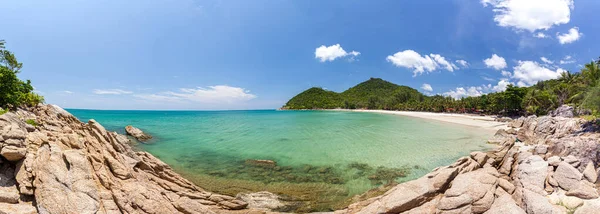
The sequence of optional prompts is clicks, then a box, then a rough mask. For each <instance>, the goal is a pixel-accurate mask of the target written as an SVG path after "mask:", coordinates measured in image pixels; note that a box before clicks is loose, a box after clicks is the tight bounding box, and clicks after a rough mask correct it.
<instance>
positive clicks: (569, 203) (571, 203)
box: [561, 196, 583, 210]
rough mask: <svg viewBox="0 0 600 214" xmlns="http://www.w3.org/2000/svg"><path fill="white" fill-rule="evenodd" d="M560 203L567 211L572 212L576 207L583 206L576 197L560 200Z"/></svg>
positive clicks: (581, 201)
mask: <svg viewBox="0 0 600 214" xmlns="http://www.w3.org/2000/svg"><path fill="white" fill-rule="evenodd" d="M561 202H562V204H563V205H564V206H565V207H566V208H567V209H571V210H574V209H576V208H577V207H580V206H581V205H583V200H581V199H580V198H577V197H570V196H568V197H564V198H562V200H561Z"/></svg>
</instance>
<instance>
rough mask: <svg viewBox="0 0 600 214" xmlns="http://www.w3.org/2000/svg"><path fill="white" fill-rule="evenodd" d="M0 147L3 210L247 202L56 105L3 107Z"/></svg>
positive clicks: (181, 208) (195, 207)
mask: <svg viewBox="0 0 600 214" xmlns="http://www.w3.org/2000/svg"><path fill="white" fill-rule="evenodd" d="M27 119H35V121H36V122H37V123H38V124H39V125H38V126H36V127H33V126H28V125H26V123H25V122H24V121H25V120H27ZM0 154H1V157H0V213H223V212H229V211H232V210H239V209H244V208H246V206H247V203H246V202H244V201H242V200H239V199H236V198H234V197H231V196H225V195H219V194H214V193H210V192H207V191H204V190H202V189H201V188H200V187H198V186H195V185H194V184H192V183H191V182H189V181H188V180H186V179H184V178H183V177H181V176H180V175H179V174H177V173H175V172H173V170H172V169H171V168H170V167H169V166H168V165H166V164H165V163H163V162H162V161H160V160H158V159H157V158H155V157H154V156H152V155H151V154H149V153H146V152H136V151H134V150H133V149H132V148H131V147H130V142H129V140H128V138H127V137H125V136H123V135H119V134H117V133H115V132H109V131H107V130H106V129H104V127H102V125H100V124H99V123H97V122H96V121H94V120H90V121H89V122H88V123H82V122H80V121H79V120H77V118H75V117H74V116H72V115H71V114H69V113H68V112H66V111H64V110H63V109H61V108H59V107H57V106H54V105H41V106H38V107H36V108H32V109H29V110H27V111H26V110H19V111H16V112H9V113H6V114H3V115H1V116H0Z"/></svg>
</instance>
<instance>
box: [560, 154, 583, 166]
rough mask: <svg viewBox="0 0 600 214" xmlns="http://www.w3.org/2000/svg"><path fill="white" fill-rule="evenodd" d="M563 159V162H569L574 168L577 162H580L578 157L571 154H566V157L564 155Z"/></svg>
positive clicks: (577, 164)
mask: <svg viewBox="0 0 600 214" xmlns="http://www.w3.org/2000/svg"><path fill="white" fill-rule="evenodd" d="M563 160H564V161H565V162H567V163H568V164H571V165H572V166H573V167H575V168H577V167H578V166H579V164H580V163H581V162H580V161H579V159H578V158H576V157H575V156H573V155H569V156H567V157H564V158H563Z"/></svg>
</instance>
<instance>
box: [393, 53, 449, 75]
mask: <svg viewBox="0 0 600 214" xmlns="http://www.w3.org/2000/svg"><path fill="white" fill-rule="evenodd" d="M386 59H387V61H389V62H391V63H392V64H394V65H396V66H397V67H405V68H411V69H414V71H413V73H414V75H415V76H416V75H417V74H422V73H429V72H431V71H435V70H436V69H438V68H443V69H446V70H448V71H450V72H453V71H454V70H455V69H457V70H458V67H457V66H456V65H454V64H453V63H450V62H448V61H447V60H446V58H444V57H443V56H441V55H439V54H429V55H423V56H421V54H419V53H417V52H415V51H413V50H405V51H400V52H397V53H395V54H394V55H393V56H388V57H387V58H386Z"/></svg>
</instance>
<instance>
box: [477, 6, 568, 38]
mask: <svg viewBox="0 0 600 214" xmlns="http://www.w3.org/2000/svg"><path fill="white" fill-rule="evenodd" d="M481 3H482V4H483V5H484V7H487V6H491V7H492V8H493V11H494V13H495V15H494V21H495V22H496V23H497V24H498V25H499V26H501V27H511V28H514V29H516V30H528V31H530V32H534V31H536V30H548V29H550V28H551V27H552V26H554V25H561V24H567V23H569V21H571V10H572V9H573V0H481Z"/></svg>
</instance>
